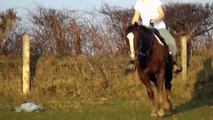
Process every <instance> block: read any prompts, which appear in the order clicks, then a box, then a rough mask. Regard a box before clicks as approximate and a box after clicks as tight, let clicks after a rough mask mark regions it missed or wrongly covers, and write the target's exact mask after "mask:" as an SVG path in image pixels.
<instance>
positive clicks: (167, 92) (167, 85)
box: [164, 80, 172, 111]
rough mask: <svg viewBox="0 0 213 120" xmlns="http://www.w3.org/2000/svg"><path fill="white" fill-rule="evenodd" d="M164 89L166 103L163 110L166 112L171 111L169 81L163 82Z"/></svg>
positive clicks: (170, 86)
mask: <svg viewBox="0 0 213 120" xmlns="http://www.w3.org/2000/svg"><path fill="white" fill-rule="evenodd" d="M165 89H166V101H165V103H164V108H165V109H166V110H168V111H171V110H172V102H171V89H172V85H171V80H166V81H165Z"/></svg>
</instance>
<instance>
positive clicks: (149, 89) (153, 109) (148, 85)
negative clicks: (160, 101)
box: [138, 69, 158, 117]
mask: <svg viewBox="0 0 213 120" xmlns="http://www.w3.org/2000/svg"><path fill="white" fill-rule="evenodd" d="M138 72H139V76H140V80H141V81H142V83H143V84H144V86H145V87H146V90H147V95H148V97H149V100H150V102H151V116H152V117H155V116H158V113H157V107H156V103H155V96H154V91H153V89H152V86H151V82H150V80H149V79H148V76H147V75H145V74H142V72H140V69H139V70H138Z"/></svg>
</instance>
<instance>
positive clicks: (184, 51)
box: [181, 36, 187, 80]
mask: <svg viewBox="0 0 213 120" xmlns="http://www.w3.org/2000/svg"><path fill="white" fill-rule="evenodd" d="M181 64H182V67H183V71H182V73H181V74H182V79H183V80H187V39H186V36H182V37H181Z"/></svg>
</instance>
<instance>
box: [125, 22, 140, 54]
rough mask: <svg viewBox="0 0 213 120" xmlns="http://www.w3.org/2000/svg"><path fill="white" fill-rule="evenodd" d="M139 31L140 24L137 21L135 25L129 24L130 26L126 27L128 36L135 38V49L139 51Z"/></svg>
mask: <svg viewBox="0 0 213 120" xmlns="http://www.w3.org/2000/svg"><path fill="white" fill-rule="evenodd" d="M138 32H139V25H138V24H137V23H135V24H134V25H131V26H128V28H127V29H126V36H127V38H128V39H129V40H130V39H133V41H134V44H133V45H134V49H135V51H137V47H136V46H137V37H138Z"/></svg>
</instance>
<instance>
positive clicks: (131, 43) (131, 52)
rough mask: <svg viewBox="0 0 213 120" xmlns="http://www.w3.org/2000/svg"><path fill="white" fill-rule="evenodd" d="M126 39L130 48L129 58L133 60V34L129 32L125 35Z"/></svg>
mask: <svg viewBox="0 0 213 120" xmlns="http://www.w3.org/2000/svg"><path fill="white" fill-rule="evenodd" d="M127 38H128V39H129V46H130V57H131V58H132V59H135V50H134V34H133V33H132V32H130V33H129V34H127Z"/></svg>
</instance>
